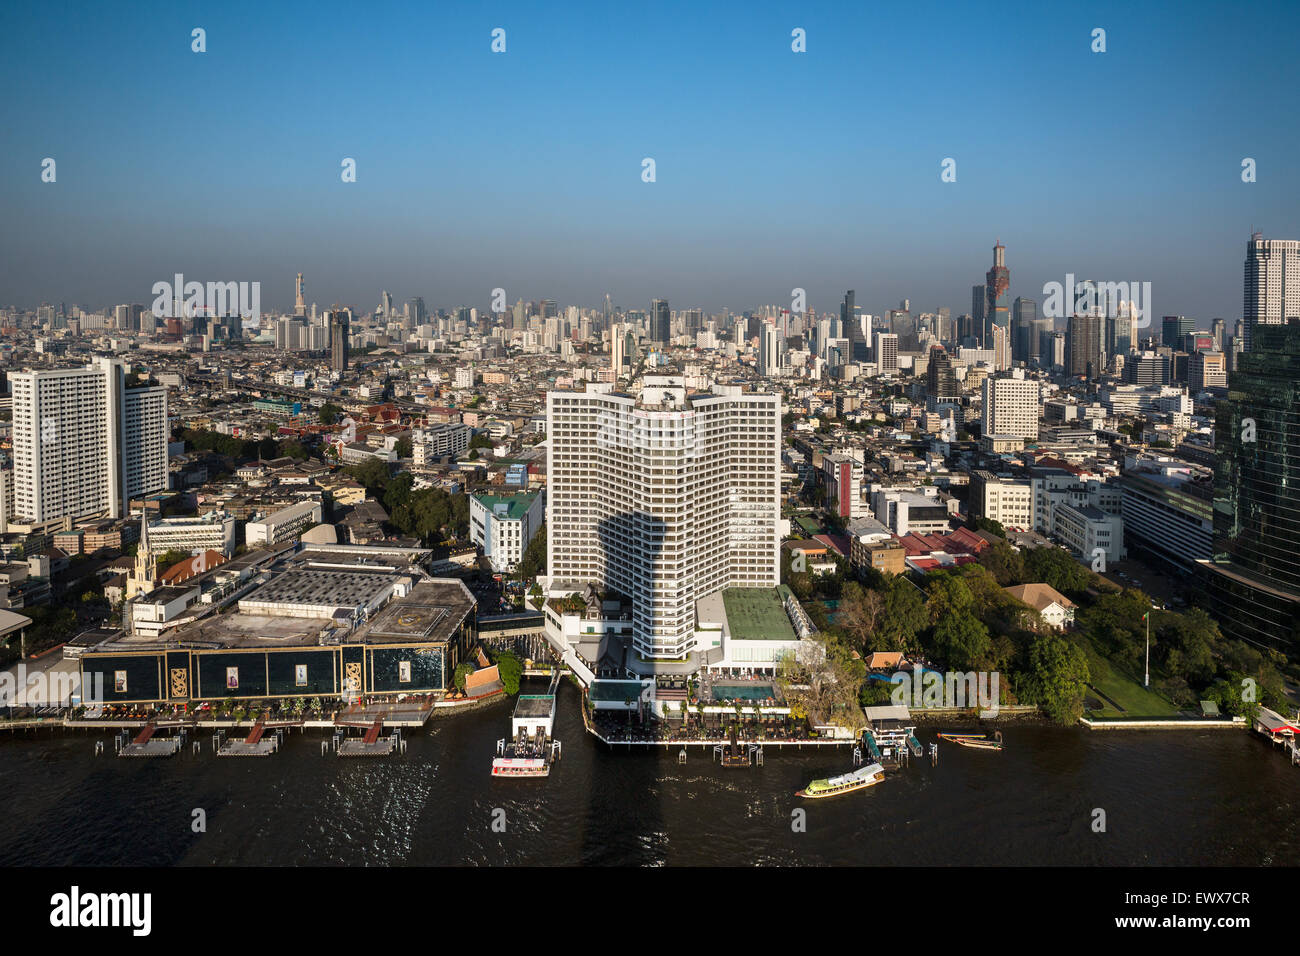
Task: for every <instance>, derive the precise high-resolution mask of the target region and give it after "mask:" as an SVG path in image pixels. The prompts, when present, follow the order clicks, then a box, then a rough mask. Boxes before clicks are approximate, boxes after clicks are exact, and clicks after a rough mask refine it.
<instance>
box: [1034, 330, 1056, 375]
mask: <svg viewBox="0 0 1300 956" xmlns="http://www.w3.org/2000/svg"><path fill="white" fill-rule="evenodd" d="M1055 333H1056V320H1055V319H1034V321H1033V323H1032V325H1031V326H1030V329H1029V359H1030V361H1031V362H1037V363H1038V364H1039V365H1040V366H1042V367H1043V368H1051V367H1052V336H1053V335H1054V334H1055Z"/></svg>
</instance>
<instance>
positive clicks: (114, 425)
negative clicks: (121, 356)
mask: <svg viewBox="0 0 1300 956" xmlns="http://www.w3.org/2000/svg"><path fill="white" fill-rule="evenodd" d="M9 382H10V386H11V388H12V390H13V455H14V521H13V524H15V525H22V526H27V527H32V528H35V527H39V526H42V525H46V526H48V525H49V524H50V523H51V522H54V521H57V520H60V519H64V518H80V517H85V516H88V515H105V516H107V517H110V518H120V517H122V516H123V515H124V514H126V509H127V507H128V503H129V501H130V499H131V498H135V497H138V496H140V495H143V494H148V493H150V492H154V491H162V490H164V489H165V488H166V487H167V441H168V432H167V389H165V388H161V387H150V388H131V389H128V388H126V384H125V383H126V376H125V370H124V367H123V365H122V363H121V361H119V360H116V359H107V358H97V359H95V360H94V362H93V363H92V364H91V365H88V366H86V367H85V368H72V369H55V370H48V371H39V372H15V373H12V374H11V375H10V376H9Z"/></svg>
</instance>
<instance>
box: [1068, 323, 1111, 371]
mask: <svg viewBox="0 0 1300 956" xmlns="http://www.w3.org/2000/svg"><path fill="white" fill-rule="evenodd" d="M1102 321H1103V320H1102V318H1101V316H1100V315H1096V314H1093V315H1084V314H1081V313H1076V314H1075V315H1072V316H1070V321H1069V323H1068V326H1067V329H1066V332H1067V337H1068V338H1069V344H1068V345H1067V348H1068V350H1069V360H1068V363H1067V365H1066V373H1067V374H1068V375H1070V376H1072V377H1073V376H1078V375H1083V376H1086V377H1087V378H1090V379H1092V378H1097V377H1098V376H1099V375H1101V371H1102V368H1101V365H1100V364H1099V363H1100V362H1101V351H1102V350H1101V345H1102V342H1101V324H1102Z"/></svg>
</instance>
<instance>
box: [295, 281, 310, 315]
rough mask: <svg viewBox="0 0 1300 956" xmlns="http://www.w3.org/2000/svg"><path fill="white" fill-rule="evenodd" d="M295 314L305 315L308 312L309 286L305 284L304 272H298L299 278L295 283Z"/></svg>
mask: <svg viewBox="0 0 1300 956" xmlns="http://www.w3.org/2000/svg"><path fill="white" fill-rule="evenodd" d="M293 293H294V297H293V314H294V315H300V316H305V315H306V314H307V298H306V295H307V287H306V286H305V285H304V284H303V281H302V273H301V272H299V273H298V278H297V279H295V280H294V283H293Z"/></svg>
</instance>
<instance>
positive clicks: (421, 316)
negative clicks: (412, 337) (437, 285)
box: [406, 295, 429, 329]
mask: <svg viewBox="0 0 1300 956" xmlns="http://www.w3.org/2000/svg"><path fill="white" fill-rule="evenodd" d="M407 306H408V307H407V310H406V327H407V328H408V329H411V328H416V327H418V326H421V325H424V320H425V319H427V318H428V317H429V312H428V310H427V309H425V307H424V299H423V297H421V296H418V295H417V296H416V297H415V298H413V299H411V301H410V302H408V303H407Z"/></svg>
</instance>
